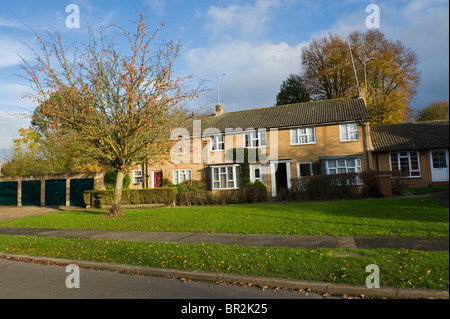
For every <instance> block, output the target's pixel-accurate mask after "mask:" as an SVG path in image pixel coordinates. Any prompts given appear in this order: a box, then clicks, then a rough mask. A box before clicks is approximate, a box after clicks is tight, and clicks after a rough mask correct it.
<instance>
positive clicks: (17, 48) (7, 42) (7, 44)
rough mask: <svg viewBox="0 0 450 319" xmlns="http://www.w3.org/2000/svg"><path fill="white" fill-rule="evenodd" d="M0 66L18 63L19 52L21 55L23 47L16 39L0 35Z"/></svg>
mask: <svg viewBox="0 0 450 319" xmlns="http://www.w3.org/2000/svg"><path fill="white" fill-rule="evenodd" d="M0 48H2V49H1V50H0V68H5V67H9V66H14V65H18V64H19V63H20V62H21V60H20V57H19V54H22V55H23V52H24V51H25V50H24V49H25V47H24V46H23V45H22V44H21V43H20V42H19V41H17V40H13V39H10V38H8V37H4V36H0Z"/></svg>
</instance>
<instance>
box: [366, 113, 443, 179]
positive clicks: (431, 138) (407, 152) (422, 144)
mask: <svg viewBox="0 0 450 319" xmlns="http://www.w3.org/2000/svg"><path fill="white" fill-rule="evenodd" d="M448 124H449V121H448V120H447V121H430V122H416V123H403V124H391V125H379V126H372V127H371V139H372V143H373V150H372V154H373V162H374V166H375V169H376V170H378V171H401V172H402V175H403V176H404V177H405V181H406V182H407V184H408V185H409V186H412V187H415V186H416V187H421V186H429V185H448V177H449V176H448V175H449V173H448V170H449V168H448V166H449V155H448V150H449V131H448Z"/></svg>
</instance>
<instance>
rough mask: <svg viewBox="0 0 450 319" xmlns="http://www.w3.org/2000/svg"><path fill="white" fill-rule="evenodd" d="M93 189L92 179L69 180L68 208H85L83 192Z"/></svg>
mask: <svg viewBox="0 0 450 319" xmlns="http://www.w3.org/2000/svg"><path fill="white" fill-rule="evenodd" d="M93 189H94V179H93V178H83V179H71V180H70V206H77V207H86V205H85V204H84V199H83V192H84V191H89V190H93Z"/></svg>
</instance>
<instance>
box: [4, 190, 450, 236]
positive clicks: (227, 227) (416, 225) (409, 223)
mask: <svg viewBox="0 0 450 319" xmlns="http://www.w3.org/2000/svg"><path fill="white" fill-rule="evenodd" d="M106 213H107V212H106V211H99V210H85V211H63V212H56V213H51V214H46V215H39V216H33V217H28V218H22V219H16V220H8V221H4V222H2V223H0V227H25V228H58V229H62V228H63V229H68V228H69V229H105V230H136V231H173V232H212V233H247V234H250V233H251V234H292V235H331V236H352V235H353V236H358V235H359V236H412V237H421V236H429V237H433V236H448V232H449V211H448V209H447V208H445V207H443V206H442V205H440V204H438V203H436V202H434V201H432V200H430V199H427V198H388V199H366V200H350V201H347V200H346V201H332V202H331V201H328V202H308V203H269V204H254V205H224V206H200V207H199V206H197V207H170V208H159V209H133V210H127V211H126V214H125V215H123V216H118V217H113V218H105V216H106Z"/></svg>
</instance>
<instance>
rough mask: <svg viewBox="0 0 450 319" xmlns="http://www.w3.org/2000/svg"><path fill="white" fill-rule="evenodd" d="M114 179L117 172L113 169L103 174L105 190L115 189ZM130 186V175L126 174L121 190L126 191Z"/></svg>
mask: <svg viewBox="0 0 450 319" xmlns="http://www.w3.org/2000/svg"><path fill="white" fill-rule="evenodd" d="M116 178H117V172H116V170H114V169H110V170H109V171H107V172H106V173H105V176H104V177H103V181H104V182H105V187H106V189H107V190H113V189H114V188H115V187H116ZM130 184H131V178H130V175H128V174H126V175H125V176H124V178H123V185H122V189H128V188H129V187H130Z"/></svg>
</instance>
